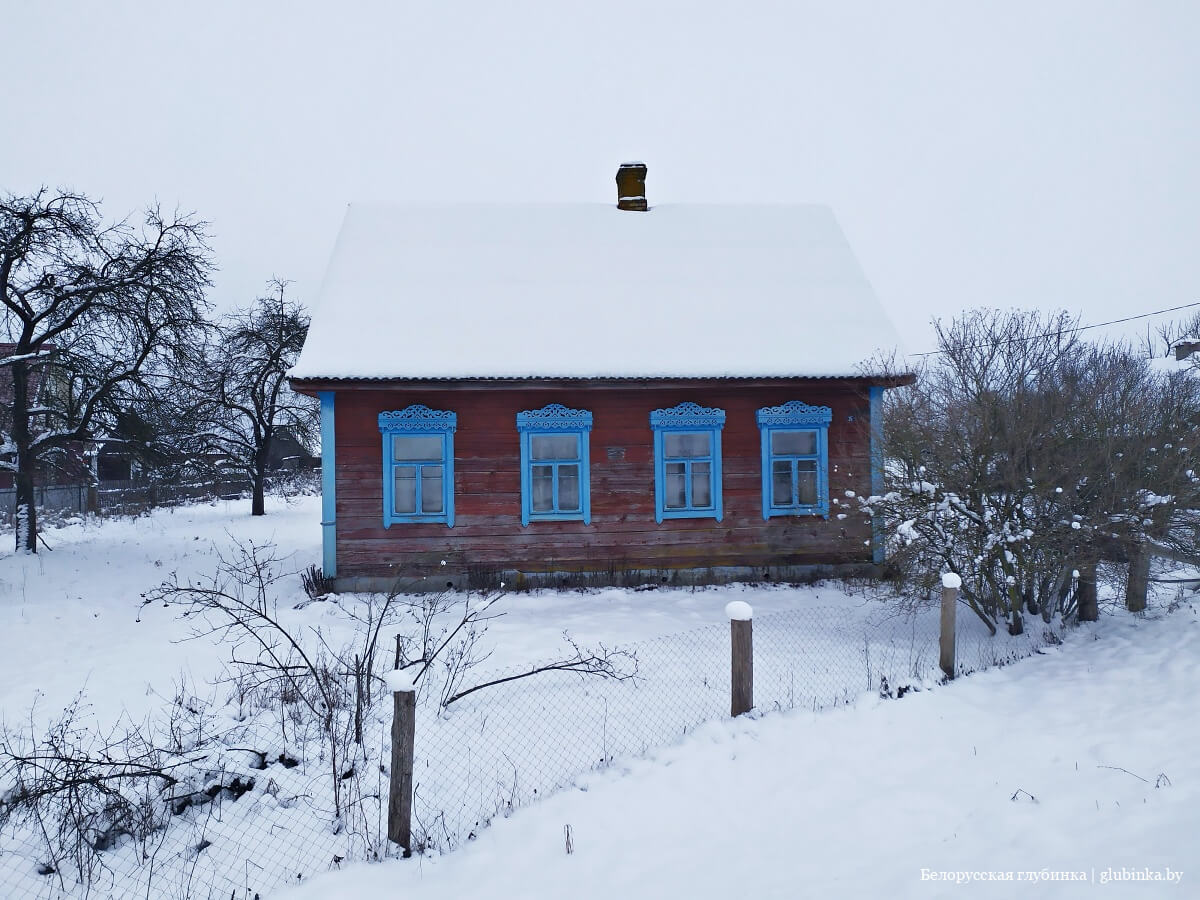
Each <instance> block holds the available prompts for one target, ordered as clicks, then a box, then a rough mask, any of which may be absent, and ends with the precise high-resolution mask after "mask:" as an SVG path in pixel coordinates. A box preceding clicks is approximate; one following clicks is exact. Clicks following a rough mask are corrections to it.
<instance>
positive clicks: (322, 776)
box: [0, 604, 1061, 900]
mask: <svg viewBox="0 0 1200 900" xmlns="http://www.w3.org/2000/svg"><path fill="white" fill-rule="evenodd" d="M959 612H960V614H959V616H958V620H957V626H956V639H957V648H958V655H957V663H956V669H957V671H958V672H959V673H967V672H971V671H975V670H979V669H983V668H987V667H990V666H995V665H1003V664H1005V663H1008V662H1011V661H1014V660H1016V659H1019V658H1021V657H1024V656H1028V655H1031V654H1033V653H1037V652H1039V651H1040V649H1041V648H1042V647H1044V646H1046V645H1048V644H1055V643H1059V642H1060V641H1061V636H1060V632H1059V631H1058V630H1056V629H1053V628H1051V627H1050V626H1048V625H1046V624H1045V623H1042V622H1041V621H1040V620H1034V621H1033V622H1032V624H1031V625H1030V626H1029V627H1027V629H1026V632H1025V633H1024V634H1023V635H1019V636H1015V637H1014V636H1009V635H1007V634H1005V633H1004V632H1000V633H998V634H996V635H992V634H991V633H990V632H989V631H988V629H987V628H986V627H985V626H984V625H983V623H982V622H981V621H980V620H979V619H978V618H977V617H975V616H974V615H972V614H970V613H969V611H965V609H964V608H963V607H960V610H959ZM620 649H621V650H622V651H623V652H624V653H628V654H629V657H628V659H629V661H632V660H634V659H635V660H636V675H635V677H631V678H623V679H615V678H600V677H597V676H593V675H580V674H576V673H571V672H562V671H550V672H544V673H540V674H537V675H534V676H531V677H515V678H514V676H522V675H524V674H526V673H528V672H529V671H530V669H531V668H534V667H533V666H525V667H513V668H509V669H505V670H500V671H496V672H491V673H486V674H479V673H475V672H471V673H469V683H473V684H478V683H482V682H487V681H493V680H497V679H505V678H513V680H509V681H504V682H502V683H499V684H496V685H494V686H491V687H488V688H486V689H483V690H480V691H477V692H475V693H471V694H468V695H466V696H464V697H462V698H461V699H459V700H456V701H455V702H453V703H451V704H450V705H449V706H443V705H442V702H441V701H442V698H443V697H444V696H446V695H447V692H445V691H444V690H443V687H444V685H439V684H438V683H437V679H433V681H432V683H431V684H430V685H428V686H426V687H425V688H423V689H422V690H421V691H420V692H419V695H418V704H417V714H416V743H415V759H414V773H413V785H414V797H413V837H414V849H416V850H428V849H437V850H444V851H445V850H453V849H455V848H457V847H459V846H461V845H462V844H463V843H464V842H466V841H470V840H471V839H472V838H474V837H475V836H476V835H478V834H479V833H480V830H481V829H483V828H486V827H487V826H488V825H489V823H491V822H492V821H493V820H495V819H496V818H497V817H504V816H508V815H511V814H512V812H513V811H514V810H516V809H518V808H520V807H522V806H525V805H528V804H530V803H532V802H534V801H536V800H538V799H540V798H542V797H545V796H547V795H549V794H551V793H553V792H555V791H557V790H561V789H563V788H565V787H568V786H570V785H572V784H574V783H576V782H577V781H578V780H579V779H580V778H581V777H585V776H586V775H587V774H588V773H591V772H594V771H596V770H599V769H604V768H605V767H607V766H610V765H612V764H613V763H614V761H617V760H620V759H622V758H630V757H637V756H641V755H644V754H646V753H648V752H650V751H652V750H654V749H655V748H658V747H662V746H664V745H669V744H672V743H674V742H677V741H678V740H680V739H681V738H682V737H684V736H685V735H687V734H688V733H689V732H691V731H693V730H694V729H696V728H697V727H698V726H700V725H702V724H704V723H706V722H710V721H714V720H719V719H723V718H727V717H728V715H729V711H730V629H729V625H728V623H727V622H720V623H717V624H713V625H710V626H705V627H701V628H697V629H694V630H691V631H687V632H683V633H679V634H672V635H667V636H664V637H659V638H656V639H653V640H648V641H643V642H640V643H636V644H629V645H622V647H621V648H620ZM938 650H939V621H938V611H937V609H936V608H930V609H925V610H921V611H918V612H917V613H915V614H906V615H899V614H894V613H891V612H889V611H888V610H887V609H886V608H885V607H882V606H880V605H876V604H870V605H863V606H861V607H800V608H796V609H793V610H788V611H785V612H778V613H773V614H769V615H764V616H759V617H757V618H756V619H755V620H754V681H755V704H756V709H757V710H758V711H760V712H765V711H770V710H776V709H793V708H798V709H806V710H819V709H824V708H827V707H830V706H836V705H839V704H843V703H847V702H850V701H852V700H854V699H855V698H856V697H858V696H860V695H862V693H863V692H866V691H870V692H878V693H879V694H881V695H883V696H903V694H904V693H905V692H906V691H907V690H910V689H913V688H922V687H925V686H928V685H930V684H932V683H934V682H936V681H938V680H941V678H942V673H941V671H940V670H939V668H938ZM623 671H625V673H626V674H629V672H630V671H632V668H628V669H626V670H623ZM443 675H444V673H443ZM460 686H461V685H460ZM391 718H392V703H391V698H390V696H389V697H384V698H382V700H380V701H379V702H377V703H375V705H374V706H373V707H371V708H370V709H369V710H368V711H367V713H366V716H365V720H364V721H362V722H361V730H362V733H363V738H364V739H363V741H362V743H361V745H360V744H358V743H357V742H355V741H353V740H350V739H349V738H345V739H344V740H342V741H341V744H340V747H341V749H340V750H339V751H338V752H339V754H340V755H339V756H338V758H336V759H335V758H334V752H333V743H331V742H330V741H329V740H327V739H323V738H321V736H320V735H317V734H315V733H314V732H313V730H312V729H313V728H315V727H316V726H314V725H313V724H312V723H308V724H306V725H305V724H302V723H301V722H300V720H299V719H297V720H296V721H292V722H291V725H290V730H289V725H288V720H287V716H283V717H282V718H281V719H277V720H274V722H275V725H276V726H277V727H278V729H279V730H278V733H276V734H274V735H272V734H270V733H269V732H267V731H264V729H263V728H262V727H261V723H260V724H259V725H258V726H254V725H253V724H251V723H247V724H245V725H239V724H238V723H237V722H236V721H235V722H233V723H232V724H231V725H230V726H229V727H227V728H226V729H225V731H223V732H221V735H220V738H219V740H216V741H213V740H211V739H210V740H209V742H208V743H207V744H205V745H204V746H203V747H200V746H198V747H197V748H196V750H197V752H196V753H193V754H192V756H194V757H198V761H197V760H193V761H192V763H193V764H192V765H191V767H190V768H187V769H184V770H181V773H180V785H178V786H176V787H174V788H173V789H172V791H171V792H170V796H169V797H168V798H167V799H168V801H169V802H168V803H167V808H168V812H167V814H165V815H164V817H163V818H162V822H161V824H163V825H164V826H165V827H159V828H151V829H147V830H145V831H144V833H135V834H130V833H126V834H121V833H120V830H119V829H118V830H117V833H116V834H115V836H110V837H112V840H111V841H107V842H104V849H95V848H84V849H85V850H86V852H81V853H77V854H74V857H72V854H70V853H66V852H64V850H63V848H62V847H61V846H60V847H57V848H56V845H55V841H54V840H53V835H54V833H55V829H56V828H57V827H59V824H60V823H58V822H55V821H47V820H42V821H33V820H29V819H25V820H20V821H17V820H13V819H10V820H9V821H8V823H7V824H6V825H5V826H4V828H3V829H0V895H2V896H3V897H5V898H13V900H17V898H46V900H59V898H72V900H74V898H83V897H89V898H111V900H123V898H134V897H141V898H144V897H147V896H152V897H159V898H165V900H171V898H213V900H216V898H222V900H232V898H238V900H241V898H244V900H252V898H255V897H259V898H266V897H268V896H270V894H271V893H272V892H273V891H276V890H278V889H280V888H282V887H283V886H286V885H289V884H295V883H297V882H299V881H303V880H306V879H308V878H311V877H312V876H313V875H315V874H318V873H320V872H324V871H327V870H329V869H335V868H338V867H340V866H342V865H344V864H345V863H347V862H349V861H356V860H371V859H378V858H380V857H382V856H385V855H390V854H395V853H396V852H397V848H396V847H395V846H394V845H390V844H389V843H388V841H387V839H386V838H387V825H386V823H387V802H388V783H389V777H390V771H389V770H390V764H391V763H390V753H391V750H390V728H391ZM304 729H307V730H304ZM343 737H345V736H343ZM201 751H202V752H201ZM185 755H186V754H185ZM335 787H336V791H335ZM160 799H161V798H160ZM61 814H62V816H66V815H67V814H68V811H67V810H65V809H64V810H62V811H61ZM51 818H53V817H51ZM80 859H83V860H84V861H85V862H84V865H83V866H82V867H81V865H80V864H79V860H80Z"/></svg>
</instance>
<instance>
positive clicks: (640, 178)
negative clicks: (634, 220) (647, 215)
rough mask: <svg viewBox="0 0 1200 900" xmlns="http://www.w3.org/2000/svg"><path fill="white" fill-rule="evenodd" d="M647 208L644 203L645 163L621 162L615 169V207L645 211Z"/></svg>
mask: <svg viewBox="0 0 1200 900" xmlns="http://www.w3.org/2000/svg"><path fill="white" fill-rule="evenodd" d="M649 208H650V207H648V206H647V205H646V164H645V163H640V162H627V163H621V167H620V168H619V169H617V209H632V210H636V211H637V212H645V211H646V210H647V209H649Z"/></svg>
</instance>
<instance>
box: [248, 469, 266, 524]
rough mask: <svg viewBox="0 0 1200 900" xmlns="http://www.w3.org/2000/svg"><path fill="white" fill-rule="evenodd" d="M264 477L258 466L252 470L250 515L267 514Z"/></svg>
mask: <svg viewBox="0 0 1200 900" xmlns="http://www.w3.org/2000/svg"><path fill="white" fill-rule="evenodd" d="M265 482H266V475H265V474H264V473H263V470H262V469H261V468H259V467H258V466H255V468H254V478H253V483H254V485H253V492H252V499H251V500H250V515H252V516H265V515H266V514H267V502H266V496H265V495H266V491H265Z"/></svg>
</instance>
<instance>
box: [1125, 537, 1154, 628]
mask: <svg viewBox="0 0 1200 900" xmlns="http://www.w3.org/2000/svg"><path fill="white" fill-rule="evenodd" d="M1149 585H1150V552H1149V550H1148V549H1147V548H1146V545H1145V544H1138V545H1137V547H1136V548H1134V551H1133V553H1132V554H1131V555H1130V558H1129V581H1128V583H1127V584H1126V587H1125V608H1126V609H1127V610H1129V611H1130V612H1141V611H1142V610H1144V609H1145V608H1146V590H1147V588H1148V587H1149Z"/></svg>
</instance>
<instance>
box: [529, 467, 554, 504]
mask: <svg viewBox="0 0 1200 900" xmlns="http://www.w3.org/2000/svg"><path fill="white" fill-rule="evenodd" d="M531 480H532V483H533V498H532V500H533V511H534V512H550V511H551V510H553V509H554V467H553V466H534V467H533V478H532V479H531Z"/></svg>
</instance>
